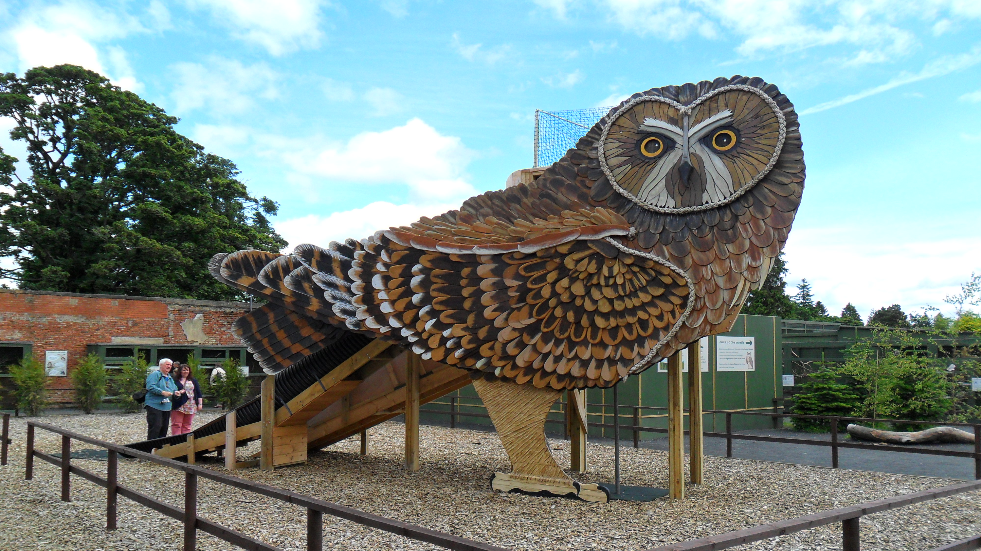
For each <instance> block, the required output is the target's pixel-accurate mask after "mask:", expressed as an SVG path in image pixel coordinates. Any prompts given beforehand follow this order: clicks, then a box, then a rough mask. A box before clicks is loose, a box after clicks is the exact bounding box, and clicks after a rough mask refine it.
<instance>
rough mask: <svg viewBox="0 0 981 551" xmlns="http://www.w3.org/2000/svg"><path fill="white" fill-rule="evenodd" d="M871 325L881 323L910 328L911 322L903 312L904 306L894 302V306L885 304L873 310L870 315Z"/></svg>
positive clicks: (886, 325) (887, 325)
mask: <svg viewBox="0 0 981 551" xmlns="http://www.w3.org/2000/svg"><path fill="white" fill-rule="evenodd" d="M869 325H881V326H883V327H898V328H901V329H909V328H910V323H909V319H908V318H907V316H906V313H905V312H903V308H902V306H900V305H898V304H893V305H892V306H883V307H882V308H879V309H878V310H873V311H872V314H871V315H869Z"/></svg>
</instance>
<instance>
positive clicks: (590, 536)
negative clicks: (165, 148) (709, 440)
mask: <svg viewBox="0 0 981 551" xmlns="http://www.w3.org/2000/svg"><path fill="white" fill-rule="evenodd" d="M215 415H217V414H215V413H208V412H205V413H202V414H199V419H196V420H195V426H199V425H201V424H203V423H204V422H206V421H209V420H210V419H213V418H214V417H215ZM38 420H39V421H41V422H45V423H50V424H53V425H57V426H60V427H65V428H68V429H70V430H73V431H77V432H79V433H82V434H85V435H88V436H92V437H95V438H100V439H105V440H109V441H112V442H116V443H127V442H132V441H135V440H139V439H141V438H143V436H144V435H145V430H146V425H145V421H144V418H143V416H142V415H139V414H96V415H60V416H56V415H51V416H44V417H42V418H39V419H38ZM25 426H26V425H25V420H24V419H23V418H20V419H11V433H12V434H11V437H12V439H13V445H12V448H11V455H10V463H9V464H8V465H7V466H6V467H0V503H2V504H3V505H2V506H0V525H2V526H3V527H4V529H3V530H0V550H2V551H7V550H11V551H13V550H17V551H25V550H32V549H44V550H62V549H64V550H72V551H82V550H110V549H112V550H117V549H126V550H144V549H157V548H161V549H162V548H169V549H179V548H180V542H181V541H182V535H181V526H180V525H179V524H178V523H177V522H175V521H172V520H170V519H168V518H165V517H163V516H161V515H159V514H157V513H155V512H153V511H151V510H150V509H146V508H144V507H142V506H139V505H137V504H135V503H133V502H130V501H129V500H127V499H125V498H120V500H119V527H120V529H119V530H116V531H114V532H108V531H106V530H105V529H104V526H105V516H104V515H105V491H104V490H103V489H101V488H100V487H98V486H95V485H94V484H91V483H89V482H87V481H85V480H82V479H80V478H77V477H72V499H73V501H71V502H69V503H64V502H62V501H60V495H61V494H60V486H59V484H60V471H59V470H58V469H57V468H56V467H54V466H52V465H49V464H47V463H45V462H42V461H36V462H35V474H34V480H33V481H25V480H24V441H25ZM403 431H404V429H403V426H402V425H401V424H399V423H393V422H389V423H385V424H383V425H380V426H378V427H375V428H373V429H371V430H370V431H369V452H368V455H367V456H364V457H361V456H360V455H359V454H358V451H359V442H358V439H357V438H354V439H351V440H349V441H345V442H341V443H338V444H335V445H334V446H332V447H330V448H328V449H327V450H324V451H320V452H317V453H314V454H311V457H310V460H309V462H308V463H307V464H306V465H302V466H293V467H286V468H280V469H277V470H276V471H274V472H271V473H270V472H263V471H259V470H256V469H250V470H245V471H237V472H236V473H235V474H236V475H237V476H241V477H244V478H248V479H251V480H256V481H261V482H264V483H267V484H271V485H275V486H278V487H282V488H287V489H291V490H294V491H297V492H300V493H304V494H309V495H313V496H316V497H319V498H321V499H325V500H328V501H333V502H336V503H340V504H343V505H347V506H351V507H355V508H358V509H361V510H364V511H368V512H372V513H375V514H378V515H383V516H386V517H391V518H397V519H399V520H402V521H405V522H410V523H414V524H420V525H422V526H425V527H428V528H432V529H435V530H439V531H443V532H449V533H452V534H455V535H459V536H463V537H467V538H472V539H476V540H479V541H484V542H488V543H492V544H494V545H499V546H501V547H506V548H511V549H541V550H546V549H547V550H552V549H617V550H635V549H637V550H639V549H649V548H652V547H657V546H659V545H665V544H668V543H673V542H678V541H684V540H688V539H693V538H698V537H704V536H709V535H713V534H720V533H723V532H727V531H730V530H738V529H742V528H747V527H751V526H755V525H758V524H763V523H767V522H773V521H777V520H782V519H787V518H794V517H798V516H802V515H806V514H810V513H815V512H819V511H824V510H828V509H834V508H838V507H845V506H848V505H853V504H857V503H862V502H865V501H871V500H875V499H881V498H884V497H889V496H894V495H900V494H907V493H911V492H916V491H920V490H925V489H929V488H936V487H940V486H945V485H948V484H954V483H957V482H959V481H957V480H952V479H944V478H929V477H919V476H909V475H895V474H883V473H873V472H862V471H849V470H843V469H842V470H833V469H828V468H822V467H811V466H800V465H787V464H779V463H769V462H764V461H753V460H743V459H725V458H719V457H712V456H709V457H706V475H705V484H703V485H700V486H691V485H689V486H688V487H687V489H686V492H687V498H686V499H685V500H683V501H670V500H668V499H659V500H655V501H653V502H650V503H631V502H611V503H607V504H589V503H584V502H578V501H573V500H568V499H544V498H537V497H531V496H524V495H519V494H499V493H492V492H491V491H490V490H489V483H488V481H489V479H490V476H491V474H492V473H493V472H494V471H496V470H499V471H506V470H508V468H509V465H508V461H507V456H506V455H505V453H504V449H503V448H502V447H501V444H500V440H499V439H498V438H497V436H496V435H495V434H493V433H488V432H477V431H469V430H462V429H448V428H444V427H433V426H423V427H421V428H420V433H421V434H420V440H421V444H420V445H421V455H422V458H421V465H422V469H421V470H420V471H419V472H417V473H413V474H409V473H407V472H405V470H404V469H403V468H402V460H403V440H402V436H403ZM551 445H552V448H553V450H554V452H555V455H556V456H557V459H558V461H559V464H560V465H568V463H569V455H568V454H569V445H568V443H567V442H564V441H562V440H552V441H551ZM37 449H39V450H40V451H44V452H46V453H56V452H59V451H60V438H58V437H57V436H56V435H53V434H51V433H45V432H44V431H38V434H37ZM91 449H92V446H89V445H87V444H84V443H75V444H73V447H72V450H73V455H74V454H80V453H81V455H86V453H88V452H84V451H83V450H91ZM255 449H257V444H256V443H253V444H251V445H250V447H249V448H247V449H242V448H240V449H239V452H238V453H239V456H240V458H241V457H243V456H244V455H246V454H248V453H249V452H250V451H254V450H255ZM588 454H589V455H588V459H589V463H590V465H589V467H590V469H589V472H587V473H586V474H584V475H577V476H576V478H577V479H578V480H580V481H583V482H610V477H611V476H612V472H613V450H612V448H610V447H607V446H598V445H591V446H590V448H589V450H588ZM90 455H96V454H90ZM73 464H77V465H79V466H80V467H81V468H83V469H86V470H89V471H93V472H96V473H99V474H100V475H104V473H105V468H106V463H105V460H99V459H73ZM199 464H201V465H203V466H206V467H209V468H213V469H215V470H218V471H224V468H223V466H222V464H221V463H219V462H217V460H214V461H209V462H204V463H199ZM621 468H622V481H623V483H624V484H628V485H637V486H659V487H662V488H663V487H667V457H666V454H665V453H664V452H663V451H659V450H652V449H639V450H635V449H632V448H629V447H627V448H623V449H622V461H621ZM120 482H121V484H123V485H125V486H128V487H130V488H133V489H136V490H138V491H141V492H144V493H147V494H149V495H151V496H155V497H157V498H158V499H161V500H164V501H167V502H170V503H172V504H174V505H178V506H182V505H183V495H182V488H183V477H182V476H181V475H177V474H175V473H174V472H173V471H172V470H169V469H167V468H165V467H160V466H157V465H154V464H151V463H146V462H141V461H134V460H124V461H120ZM199 496H200V500H199V505H198V512H199V514H200V515H202V516H204V517H207V518H209V519H211V520H214V521H217V522H219V523H221V524H224V525H226V526H229V527H232V528H235V529H237V530H240V531H243V532H244V533H246V534H247V535H249V536H251V537H254V538H258V539H261V540H264V541H266V542H269V543H272V544H273V545H276V546H279V547H281V548H282V549H284V550H301V549H305V534H306V528H305V518H306V514H305V511H303V510H302V509H300V508H298V507H294V506H291V505H287V504H283V503H281V502H279V501H276V500H271V499H267V498H264V497H261V496H256V495H255V494H251V493H249V492H244V491H240V490H235V489H231V488H228V487H224V486H221V485H219V484H217V483H214V482H211V481H208V480H200V481H199ZM839 526H840V525H831V526H827V527H823V528H817V529H813V530H809V531H805V532H799V533H797V534H793V535H789V536H784V537H781V538H775V539H771V540H767V541H764V542H758V543H755V544H750V545H746V546H743V547H740V548H739V549H754V550H755V549H760V550H762V549H781V550H784V549H786V550H790V549H794V550H796V549H808V550H811V549H822V550H823V549H828V550H831V549H835V550H839V549H841V533H840V528H839ZM324 530H325V534H324V542H325V547H327V548H336V549H438V548H436V547H434V546H431V545H429V544H424V543H419V542H415V541H412V540H408V539H406V538H403V537H401V536H396V535H392V534H388V533H385V532H381V531H378V530H373V529H369V528H365V527H362V526H360V525H357V524H354V523H351V522H349V521H343V520H335V519H332V518H330V517H326V516H325V518H324ZM861 530H862V547H863V548H865V549H882V550H887V549H895V550H907V549H930V548H933V547H937V546H940V545H943V544H945V543H949V542H952V541H956V540H959V539H963V538H966V537H969V536H975V535H977V534H978V533H979V532H981V492H973V493H969V494H961V495H958V496H953V497H949V498H944V499H939V500H934V501H930V502H927V503H922V504H917V505H913V506H910V507H905V508H902V509H900V510H897V511H891V512H887V513H879V514H876V515H872V516H867V517H864V518H863V519H862V521H861ZM198 548H199V549H202V550H209V551H210V550H219V549H221V550H224V549H231V548H232V547H231V546H230V545H229V544H227V543H224V542H221V541H219V540H216V539H214V538H212V537H210V536H207V535H205V534H202V533H200V532H199V535H198Z"/></svg>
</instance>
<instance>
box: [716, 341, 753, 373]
mask: <svg viewBox="0 0 981 551" xmlns="http://www.w3.org/2000/svg"><path fill="white" fill-rule="evenodd" d="M715 361H716V364H715V366H716V370H717V371H756V337H716V339H715Z"/></svg>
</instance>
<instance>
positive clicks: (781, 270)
mask: <svg viewBox="0 0 981 551" xmlns="http://www.w3.org/2000/svg"><path fill="white" fill-rule="evenodd" d="M786 276H787V265H786V263H785V262H784V259H783V253H780V255H779V256H777V258H775V259H774V260H773V266H772V267H771V268H770V273H769V274H767V276H766V280H764V282H763V286H762V287H760V288H759V289H756V290H753V291H750V292H749V296H748V297H747V298H746V304H745V305H744V306H743V310H742V313H744V314H752V315H757V316H778V317H781V318H784V319H795V318H794V301H792V300H791V299H790V296H788V295H787V280H786V279H785V278H786Z"/></svg>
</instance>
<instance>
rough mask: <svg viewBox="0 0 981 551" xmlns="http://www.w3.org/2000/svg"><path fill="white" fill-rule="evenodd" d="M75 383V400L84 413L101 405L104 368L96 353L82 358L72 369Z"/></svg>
mask: <svg viewBox="0 0 981 551" xmlns="http://www.w3.org/2000/svg"><path fill="white" fill-rule="evenodd" d="M72 383H73V384H74V385H75V401H76V402H78V405H79V407H81V408H82V411H84V412H85V413H92V412H93V411H95V410H97V409H99V406H100V405H102V398H103V397H104V396H105V395H106V368H105V366H104V365H102V359H101V358H99V356H98V355H96V354H89V355H88V356H85V357H84V358H82V361H80V362H79V363H78V365H77V366H76V367H75V369H74V370H73V371H72Z"/></svg>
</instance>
